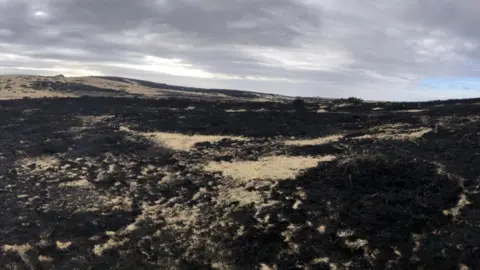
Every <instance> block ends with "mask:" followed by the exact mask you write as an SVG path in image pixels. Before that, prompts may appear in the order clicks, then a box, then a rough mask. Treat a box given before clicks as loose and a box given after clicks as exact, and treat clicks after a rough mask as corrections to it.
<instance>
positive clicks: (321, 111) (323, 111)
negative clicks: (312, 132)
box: [317, 108, 328, 113]
mask: <svg viewBox="0 0 480 270" xmlns="http://www.w3.org/2000/svg"><path fill="white" fill-rule="evenodd" d="M326 112H328V111H327V110H325V109H323V108H321V109H318V110H317V113H326Z"/></svg>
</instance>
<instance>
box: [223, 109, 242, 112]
mask: <svg viewBox="0 0 480 270" xmlns="http://www.w3.org/2000/svg"><path fill="white" fill-rule="evenodd" d="M225 112H228V113H237V112H248V111H247V110H245V109H228V110H225Z"/></svg>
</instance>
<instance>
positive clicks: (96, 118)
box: [80, 115, 114, 126]
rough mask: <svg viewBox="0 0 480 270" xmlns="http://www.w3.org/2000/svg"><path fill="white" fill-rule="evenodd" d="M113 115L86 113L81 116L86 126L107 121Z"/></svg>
mask: <svg viewBox="0 0 480 270" xmlns="http://www.w3.org/2000/svg"><path fill="white" fill-rule="evenodd" d="M113 117H114V116H113V115H85V116H80V120H81V121H82V124H83V125H84V126H90V125H95V124H99V123H102V122H105V121H106V120H108V119H111V118H113Z"/></svg>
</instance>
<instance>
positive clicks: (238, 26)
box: [0, 0, 480, 101]
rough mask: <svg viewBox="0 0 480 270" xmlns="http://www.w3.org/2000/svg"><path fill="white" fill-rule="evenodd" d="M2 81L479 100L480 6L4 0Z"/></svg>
mask: <svg viewBox="0 0 480 270" xmlns="http://www.w3.org/2000/svg"><path fill="white" fill-rule="evenodd" d="M0 14H2V16H0V74H39V75H56V74H64V75H66V76H87V75H94V76H101V75H113V76H123V77H130V78H139V79H145V80H151V81H156V82H165V83H169V84H179V85H186V86H196V87H208V88H230V89H241V90H252V91H258V92H266V93H277V94H285V95H291V96H318V97H350V96H355V97H360V98H363V99H368V100H402V101H421V100H433V99H448V98H466V97H480V46H479V45H480V28H479V27H478V25H479V23H480V17H479V16H478V14H480V1H477V0H462V1H458V0H422V1H419V0H381V1H380V0H363V1H356V0H222V1H220V0H135V1H133V0H35V1H31V0H0Z"/></svg>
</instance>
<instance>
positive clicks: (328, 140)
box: [285, 134, 343, 146]
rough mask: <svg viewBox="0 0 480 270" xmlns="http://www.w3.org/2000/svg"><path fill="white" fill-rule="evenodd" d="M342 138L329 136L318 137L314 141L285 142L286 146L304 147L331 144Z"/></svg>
mask: <svg viewBox="0 0 480 270" xmlns="http://www.w3.org/2000/svg"><path fill="white" fill-rule="evenodd" d="M342 138H343V135H340V134H338V135H330V136H326V137H320V138H316V139H309V140H287V141H285V144H286V145H297V146H305V145H321V144H327V143H331V142H337V141H339V140H340V139H342Z"/></svg>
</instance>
